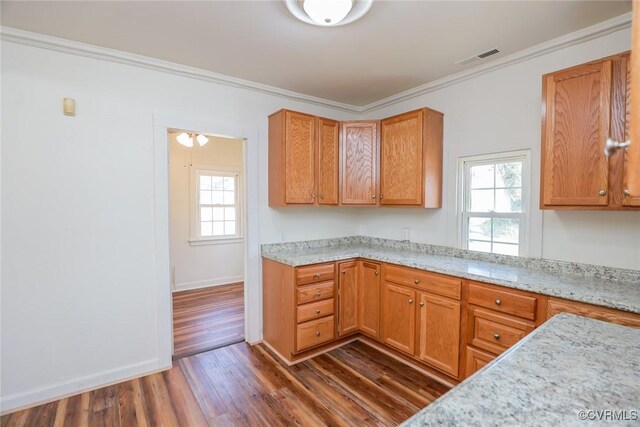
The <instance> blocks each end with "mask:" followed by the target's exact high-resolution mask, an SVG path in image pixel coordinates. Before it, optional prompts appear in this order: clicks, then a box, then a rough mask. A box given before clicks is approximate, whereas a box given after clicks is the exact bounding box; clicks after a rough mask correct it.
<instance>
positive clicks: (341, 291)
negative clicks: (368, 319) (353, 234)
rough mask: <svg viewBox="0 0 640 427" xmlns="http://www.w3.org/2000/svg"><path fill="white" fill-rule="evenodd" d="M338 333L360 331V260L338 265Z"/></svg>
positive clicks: (344, 333) (345, 333)
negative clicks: (358, 311)
mask: <svg viewBox="0 0 640 427" xmlns="http://www.w3.org/2000/svg"><path fill="white" fill-rule="evenodd" d="M338 271H339V274H338V276H339V277H338V335H340V336H343V335H347V334H351V333H354V332H357V331H358V313H357V310H358V271H359V270H358V262H356V261H350V262H341V263H340V264H339V267H338Z"/></svg>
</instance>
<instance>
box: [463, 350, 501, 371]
mask: <svg viewBox="0 0 640 427" xmlns="http://www.w3.org/2000/svg"><path fill="white" fill-rule="evenodd" d="M495 358H496V357H495V356H494V355H493V354H489V353H485V352H484V351H482V350H478V349H477V348H473V347H467V365H466V368H465V371H466V372H465V373H464V374H465V378H468V377H470V376H471V375H473V374H475V373H476V372H478V371H479V370H480V369H482V368H484V367H485V366H486V365H488V364H489V363H490V362H491V361H492V360H493V359H495Z"/></svg>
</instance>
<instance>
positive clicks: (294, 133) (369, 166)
mask: <svg viewBox="0 0 640 427" xmlns="http://www.w3.org/2000/svg"><path fill="white" fill-rule="evenodd" d="M442 126H443V115H442V113H439V112H437V111H434V110H430V109H428V108H423V109H421V110H417V111H412V112H409V113H405V114H401V115H399V116H395V117H391V118H388V119H385V120H383V121H382V122H379V121H372V120H369V121H352V122H342V123H340V122H337V121H335V120H329V119H323V118H319V117H315V116H312V115H309V114H303V113H297V112H295V111H289V110H280V111H278V112H276V113H273V114H272V115H271V116H269V206H271V207H281V206H299V205H315V206H317V205H338V204H339V205H344V206H421V207H426V208H439V207H441V206H442V129H443V128H442Z"/></svg>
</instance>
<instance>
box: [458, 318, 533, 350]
mask: <svg viewBox="0 0 640 427" xmlns="http://www.w3.org/2000/svg"><path fill="white" fill-rule="evenodd" d="M468 322H469V324H470V325H471V328H472V332H471V337H470V338H471V340H470V342H469V344H472V345H473V346H474V347H477V348H480V349H483V350H485V351H488V352H490V353H493V354H495V355H498V354H500V353H502V352H503V351H505V350H506V349H508V348H509V347H511V346H512V345H514V344H515V343H517V342H518V341H520V340H521V339H522V338H524V337H525V336H526V335H527V334H529V332H531V331H533V330H534V329H535V324H533V323H532V322H530V321H527V320H522V319H518V318H516V317H513V316H509V315H506V314H502V313H497V312H494V311H491V310H486V309H483V308H470V309H469V317H468Z"/></svg>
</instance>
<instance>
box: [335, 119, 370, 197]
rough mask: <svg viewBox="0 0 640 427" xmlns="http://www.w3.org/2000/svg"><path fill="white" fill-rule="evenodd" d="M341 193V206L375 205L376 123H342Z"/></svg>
mask: <svg viewBox="0 0 640 427" xmlns="http://www.w3.org/2000/svg"><path fill="white" fill-rule="evenodd" d="M341 127H342V140H341V141H342V143H341V150H340V151H341V168H340V171H341V177H342V179H341V192H340V202H341V203H342V204H343V205H375V204H376V203H377V192H378V188H377V187H378V185H377V173H376V172H377V169H378V160H377V159H378V156H377V154H378V122H343V123H342V125H341Z"/></svg>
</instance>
